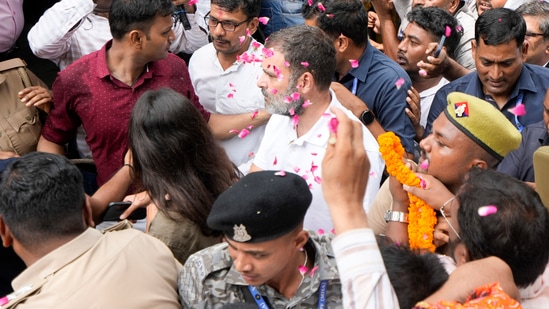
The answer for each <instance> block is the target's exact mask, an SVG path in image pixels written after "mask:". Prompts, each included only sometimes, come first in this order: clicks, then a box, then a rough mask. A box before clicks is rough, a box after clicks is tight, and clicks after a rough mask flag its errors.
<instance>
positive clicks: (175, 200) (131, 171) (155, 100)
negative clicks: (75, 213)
mask: <svg viewBox="0 0 549 309" xmlns="http://www.w3.org/2000/svg"><path fill="white" fill-rule="evenodd" d="M128 145H129V151H128V153H127V154H126V156H125V160H124V161H125V164H124V166H123V167H122V168H121V169H120V170H119V171H118V172H117V173H116V174H115V175H114V176H113V177H112V178H111V179H110V180H109V181H108V182H107V183H106V184H105V185H103V186H102V187H101V188H99V190H98V191H97V192H96V193H95V194H94V195H93V196H92V197H91V198H90V202H91V207H92V212H93V215H94V221H95V222H96V223H99V222H100V221H101V217H102V214H103V213H104V212H105V210H106V208H107V204H108V203H109V202H112V201H120V200H122V199H123V197H124V196H125V194H126V191H127V190H128V188H129V187H130V185H131V183H132V180H133V185H134V186H135V187H134V189H140V190H143V191H144V192H142V193H139V194H137V195H135V196H127V197H126V198H124V200H131V201H132V205H131V206H130V208H129V209H128V210H126V211H125V212H124V213H123V214H122V216H121V218H126V217H127V215H129V214H130V213H131V212H132V211H133V210H135V209H136V208H138V207H145V206H147V205H149V206H150V207H148V210H147V216H148V218H147V221H149V222H150V225H149V228H148V233H149V234H150V235H152V236H154V237H156V238H158V239H160V240H162V241H163V242H164V243H166V245H167V246H168V247H169V248H170V249H171V250H172V252H173V254H174V256H175V257H176V258H177V259H178V260H179V261H180V262H181V263H185V261H186V260H187V257H189V255H191V254H192V253H194V252H196V251H198V250H200V249H203V248H205V247H209V246H211V245H213V244H216V243H218V242H220V240H221V234H220V233H218V232H217V231H212V230H211V229H209V228H208V226H207V224H206V218H207V217H208V214H209V213H210V209H211V207H212V204H213V202H214V201H215V199H216V198H217V197H218V196H219V195H220V194H221V193H222V192H223V191H225V190H226V189H227V188H228V187H229V186H231V185H232V184H233V182H235V181H236V180H237V179H238V178H239V176H240V174H239V172H238V169H237V168H236V167H235V166H234V165H233V164H232V162H231V161H230V160H229V158H228V157H227V155H226V153H225V151H224V150H223V148H221V147H220V146H219V145H218V144H217V142H216V141H215V139H214V137H213V135H212V132H211V131H210V129H209V127H208V124H207V123H206V121H205V120H204V117H202V115H201V114H200V113H199V112H198V110H197V109H196V108H195V107H194V106H193V105H192V103H191V102H190V101H189V99H187V98H186V97H184V96H183V95H181V94H179V93H177V92H175V91H174V90H171V89H167V88H164V89H159V90H150V91H147V92H145V93H143V95H142V96H141V97H140V98H139V99H138V100H137V102H136V103H135V106H134V108H133V110H132V113H131V117H130V124H129V143H128Z"/></svg>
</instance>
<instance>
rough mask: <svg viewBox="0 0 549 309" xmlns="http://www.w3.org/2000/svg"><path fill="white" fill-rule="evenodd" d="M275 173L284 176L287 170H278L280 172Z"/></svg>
mask: <svg viewBox="0 0 549 309" xmlns="http://www.w3.org/2000/svg"><path fill="white" fill-rule="evenodd" d="M275 175H276V176H281V177H284V176H286V172H285V171H278V172H276V173H275Z"/></svg>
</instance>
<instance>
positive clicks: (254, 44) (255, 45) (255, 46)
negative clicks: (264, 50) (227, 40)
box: [252, 41, 261, 49]
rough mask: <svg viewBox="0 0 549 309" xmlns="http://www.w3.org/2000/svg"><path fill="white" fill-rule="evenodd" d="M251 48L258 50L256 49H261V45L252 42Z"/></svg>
mask: <svg viewBox="0 0 549 309" xmlns="http://www.w3.org/2000/svg"><path fill="white" fill-rule="evenodd" d="M252 47H253V48H254V49H258V48H260V47H261V43H259V42H256V41H253V42H252Z"/></svg>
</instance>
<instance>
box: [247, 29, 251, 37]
mask: <svg viewBox="0 0 549 309" xmlns="http://www.w3.org/2000/svg"><path fill="white" fill-rule="evenodd" d="M246 36H252V33H251V32H250V29H248V28H246Z"/></svg>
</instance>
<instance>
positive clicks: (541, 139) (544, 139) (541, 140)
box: [539, 122, 549, 146]
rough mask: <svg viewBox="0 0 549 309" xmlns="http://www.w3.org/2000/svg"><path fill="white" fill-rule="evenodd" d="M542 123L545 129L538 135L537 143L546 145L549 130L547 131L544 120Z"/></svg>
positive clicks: (548, 143)
mask: <svg viewBox="0 0 549 309" xmlns="http://www.w3.org/2000/svg"><path fill="white" fill-rule="evenodd" d="M542 125H543V127H544V128H545V130H543V133H542V134H541V136H540V137H539V143H540V146H547V145H549V131H547V126H546V125H545V122H542Z"/></svg>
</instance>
